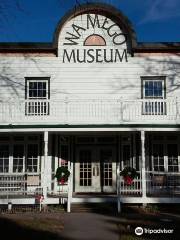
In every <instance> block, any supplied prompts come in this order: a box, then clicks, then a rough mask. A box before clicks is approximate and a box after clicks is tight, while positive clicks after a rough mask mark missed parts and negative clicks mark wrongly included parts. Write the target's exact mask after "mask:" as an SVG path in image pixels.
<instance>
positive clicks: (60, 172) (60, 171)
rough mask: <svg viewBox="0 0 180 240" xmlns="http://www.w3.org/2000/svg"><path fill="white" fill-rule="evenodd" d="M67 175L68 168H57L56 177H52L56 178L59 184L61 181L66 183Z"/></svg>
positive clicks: (68, 172)
mask: <svg viewBox="0 0 180 240" xmlns="http://www.w3.org/2000/svg"><path fill="white" fill-rule="evenodd" d="M69 175H70V171H69V170H68V168H67V167H65V166H61V167H58V168H57V170H56V175H55V176H54V177H56V178H57V181H58V182H61V181H63V182H67V180H68V178H69Z"/></svg>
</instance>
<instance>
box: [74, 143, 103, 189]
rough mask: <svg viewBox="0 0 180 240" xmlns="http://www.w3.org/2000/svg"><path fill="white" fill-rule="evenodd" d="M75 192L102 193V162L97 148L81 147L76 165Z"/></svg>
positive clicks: (78, 150)
mask: <svg viewBox="0 0 180 240" xmlns="http://www.w3.org/2000/svg"><path fill="white" fill-rule="evenodd" d="M75 191H76V192H100V191H101V187H100V162H99V160H98V159H97V158H96V148H94V147H79V148H78V149H77V156H76V163H75Z"/></svg>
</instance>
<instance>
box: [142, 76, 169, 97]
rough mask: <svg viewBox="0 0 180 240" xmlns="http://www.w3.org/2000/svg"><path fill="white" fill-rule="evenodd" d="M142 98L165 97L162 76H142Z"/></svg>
mask: <svg viewBox="0 0 180 240" xmlns="http://www.w3.org/2000/svg"><path fill="white" fill-rule="evenodd" d="M141 79H142V98H162V99H163V98H165V78H164V77H142V78H141Z"/></svg>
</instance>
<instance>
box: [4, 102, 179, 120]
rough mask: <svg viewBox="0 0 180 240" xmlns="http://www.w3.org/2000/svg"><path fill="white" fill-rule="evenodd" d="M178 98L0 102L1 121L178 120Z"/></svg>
mask: <svg viewBox="0 0 180 240" xmlns="http://www.w3.org/2000/svg"><path fill="white" fill-rule="evenodd" d="M179 110H180V101H179V100H178V99H176V98H171V99H168V100H161V99H159V100H157V99H151V100H148V99H139V100H122V99H67V98H66V99H61V100H59V101H52V100H38V101H35V100H26V101H19V102H16V101H14V102H0V123H1V124H13V123H18V124H24V123H30V124H31V123H32V124H33V123H41V122H42V123H48V124H51V123H52V124H53V123H56V124H57V123H58V124H96V123H97V124H109V123H111V124H119V123H123V122H125V123H127V122H128V123H144V122H148V121H149V122H150V123H153V122H154V123H157V120H158V122H162V123H163V122H164V123H169V122H171V121H172V122H173V121H174V122H176V123H178V122H180V112H179Z"/></svg>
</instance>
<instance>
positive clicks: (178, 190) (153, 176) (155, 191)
mask: <svg viewBox="0 0 180 240" xmlns="http://www.w3.org/2000/svg"><path fill="white" fill-rule="evenodd" d="M146 182H147V195H149V196H153V195H156V196H166V195H176V196H178V195H179V197H180V173H179V172H168V173H164V172H152V171H147V172H146Z"/></svg>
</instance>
